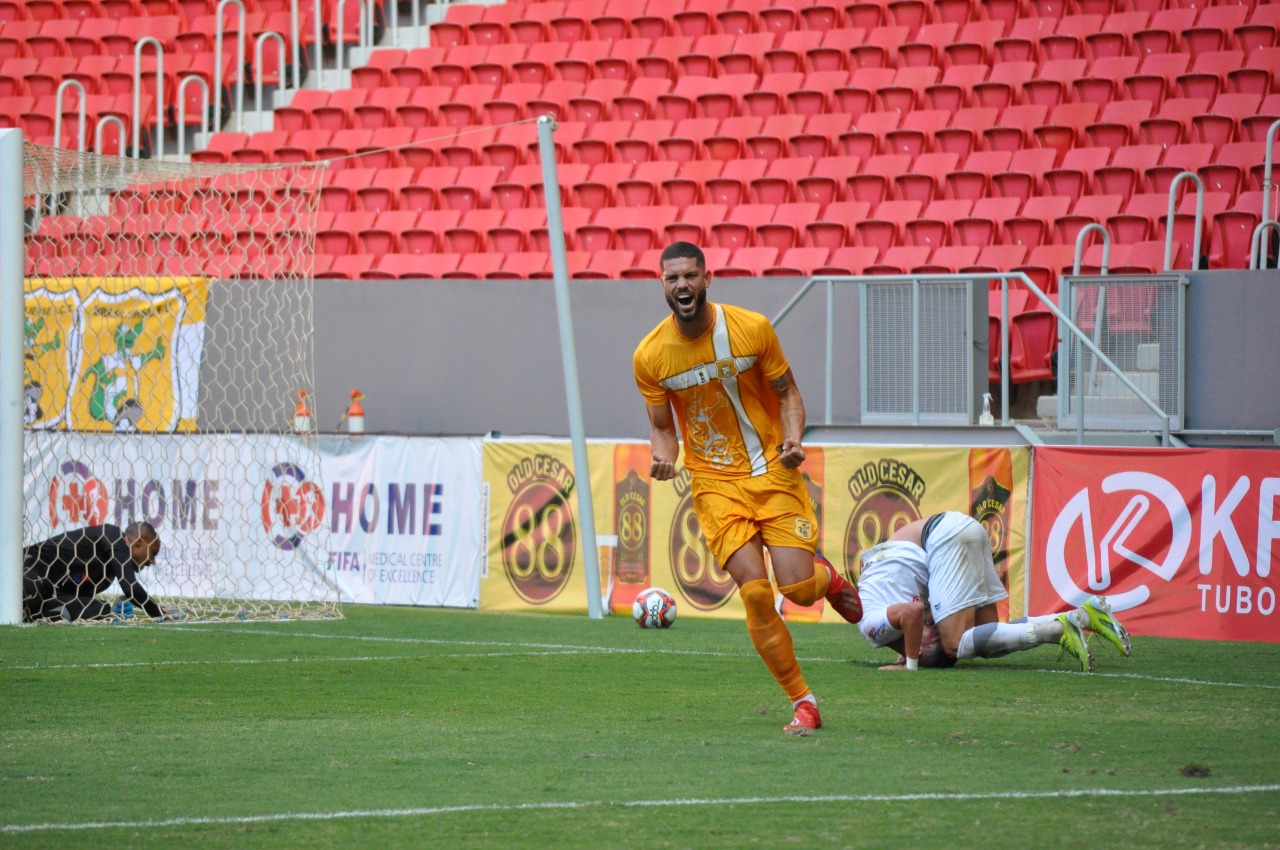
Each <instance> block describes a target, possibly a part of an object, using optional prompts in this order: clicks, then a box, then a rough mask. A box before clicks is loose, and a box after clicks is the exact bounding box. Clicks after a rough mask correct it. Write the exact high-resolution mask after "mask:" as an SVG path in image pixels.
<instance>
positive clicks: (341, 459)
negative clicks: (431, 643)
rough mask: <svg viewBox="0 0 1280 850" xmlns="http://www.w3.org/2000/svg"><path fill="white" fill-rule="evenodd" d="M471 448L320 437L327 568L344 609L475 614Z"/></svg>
mask: <svg viewBox="0 0 1280 850" xmlns="http://www.w3.org/2000/svg"><path fill="white" fill-rule="evenodd" d="M481 445H482V442H481V440H480V439H478V438H474V439H473V438H465V437H456V438H444V439H426V438H409V437H368V436H362V437H337V436H335V437H322V438H321V440H320V456H321V460H322V468H323V480H324V488H325V494H326V519H327V525H328V527H329V548H330V554H329V566H330V569H331V570H332V575H333V577H334V580H335V581H336V582H337V584H338V587H340V588H341V589H342V601H343V602H367V603H376V604H390V605H437V606H447V607H452V608H475V607H476V606H477V605H479V599H480V571H481V568H482V566H483V564H484V554H485V551H484V539H485V528H484V493H483V488H482V486H481V476H480V459H481Z"/></svg>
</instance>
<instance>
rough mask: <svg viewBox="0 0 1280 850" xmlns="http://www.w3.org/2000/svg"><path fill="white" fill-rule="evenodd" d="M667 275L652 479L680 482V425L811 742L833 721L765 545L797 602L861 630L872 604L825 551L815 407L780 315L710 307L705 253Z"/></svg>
mask: <svg viewBox="0 0 1280 850" xmlns="http://www.w3.org/2000/svg"><path fill="white" fill-rule="evenodd" d="M660 276H661V282H662V290H663V293H664V294H665V295H666V299H667V305H668V306H669V307H670V308H671V314H672V315H671V318H669V319H664V320H663V321H662V322H660V323H659V324H658V326H657V327H656V328H654V329H653V331H651V332H650V333H649V335H648V336H646V337H645V338H644V339H643V340H641V342H640V345H639V346H638V347H637V348H636V352H635V357H634V360H633V364H634V367H635V376H636V385H637V386H638V387H639V388H640V393H641V395H643V396H644V399H645V401H646V402H647V403H648V410H649V425H650V445H651V448H652V452H653V459H652V462H651V465H650V474H651V475H652V477H653V479H654V480H655V481H666V480H669V479H671V478H674V477H675V474H676V458H677V457H678V456H679V453H680V446H679V438H678V437H677V434H676V422H677V421H678V422H679V424H680V435H681V436H682V437H683V440H684V448H685V458H684V464H685V466H686V467H687V468H688V470H689V474H690V476H691V479H692V487H693V505H694V510H695V511H696V512H697V514H698V521H699V523H700V524H701V525H702V533H703V536H704V537H705V538H706V541H707V545H708V546H709V547H710V549H711V553H712V554H713V555H714V556H715V557H716V560H718V561H719V562H720V563H721V564H722V565H723V566H724V569H725V571H726V572H728V573H729V575H730V576H731V577H732V578H733V580H734V582H735V583H736V584H737V586H738V592H739V594H741V596H742V604H743V607H744V608H745V609H746V615H747V632H748V633H749V634H750V635H751V642H752V643H753V644H754V645H755V648H756V651H757V652H759V653H760V657H761V658H763V659H764V663H765V665H766V666H767V667H768V668H769V672H770V673H772V674H773V677H774V678H775V679H776V680H777V681H778V684H779V685H781V686H782V689H783V690H784V691H786V693H787V696H788V697H789V698H790V699H791V703H792V708H793V711H794V715H795V716H794V718H793V719H792V721H791V722H790V723H789V724H787V725H786V726H785V727H783V731H784V732H786V733H787V734H789V735H808V734H810V733H811V732H813V730H815V729H817V728H818V727H819V726H821V725H822V717H821V715H820V714H819V713H818V703H817V699H816V698H815V697H814V695H813V692H812V691H810V690H809V686H808V685H806V684H805V681H804V676H803V675H802V674H801V672H800V664H799V662H798V661H797V660H796V654H795V649H794V647H793V645H792V641H791V633H790V631H788V629H787V625H786V623H785V622H783V620H782V618H781V617H780V616H779V615H778V612H777V610H776V609H775V608H774V593H773V586H772V585H771V584H770V582H769V576H768V572H767V571H766V568H765V559H764V549H765V547H768V549H769V557H770V560H771V561H772V564H773V573H774V577H775V578H776V579H777V581H778V590H779V592H781V593H782V595H783V596H785V597H786V598H787V599H789V600H791V601H792V602H794V603H796V604H797V605H812V604H813V603H814V602H817V601H818V600H819V599H822V598H824V597H825V598H826V599H827V601H828V602H829V603H830V604H831V606H832V607H833V608H834V609H835V610H836V611H837V612H839V613H840V615H841V616H842V617H844V618H845V619H846V620H848V621H849V622H851V623H856V622H858V620H859V619H860V618H861V617H862V603H861V601H860V600H859V598H858V590H857V588H856V587H855V586H854V585H853V584H851V583H850V582H849V581H848V580H846V579H845V578H844V576H842V575H841V574H840V572H839V571H838V570H836V569H834V568H832V567H831V565H830V562H828V561H827V560H826V558H823V557H822V556H821V555H817V556H815V554H814V552H815V549H816V546H817V542H818V523H817V519H816V517H815V516H814V513H813V508H812V506H811V505H810V503H809V496H808V491H807V490H806V488H805V484H804V479H803V477H802V476H801V474H800V470H799V467H800V464H801V463H803V462H804V457H805V455H804V449H803V448H802V447H801V444H800V438H801V435H802V434H803V432H804V419H805V415H804V400H803V399H802V398H801V397H800V390H799V388H798V387H797V386H796V382H795V378H794V377H793V376H792V374H791V367H790V365H789V364H788V363H787V359H786V357H785V356H783V353H782V348H781V346H780V345H779V344H778V337H777V335H776V334H775V333H774V330H773V326H772V325H770V324H769V320H768V319H766V318H765V317H764V316H762V315H760V314H759V313H754V312H752V311H750V310H744V309H742V308H740V307H735V306H732V305H728V304H715V303H710V302H708V301H707V287H708V286H709V285H710V282H711V274H710V273H709V272H708V271H707V263H706V258H705V257H704V256H703V253H702V251H701V249H699V248H698V246H696V245H693V244H691V243H688V242H676V243H674V244H672V245H670V246H669V247H668V248H667V249H666V250H665V251H663V252H662V258H661V269H660Z"/></svg>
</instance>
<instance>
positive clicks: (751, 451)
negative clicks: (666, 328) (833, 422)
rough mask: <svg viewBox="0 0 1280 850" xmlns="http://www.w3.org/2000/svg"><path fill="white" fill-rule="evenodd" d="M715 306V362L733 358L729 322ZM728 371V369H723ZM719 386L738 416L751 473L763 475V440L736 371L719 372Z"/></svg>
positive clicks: (767, 466)
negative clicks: (739, 390) (752, 421)
mask: <svg viewBox="0 0 1280 850" xmlns="http://www.w3.org/2000/svg"><path fill="white" fill-rule="evenodd" d="M715 307H716V326H715V330H714V331H712V333H711V344H712V346H713V347H714V349H715V355H716V363H717V364H719V363H723V362H725V361H732V360H733V351H732V350H731V349H730V347H729V324H728V322H726V321H725V319H724V309H723V308H722V307H721V306H720V305H719V304H717V305H715ZM725 371H729V370H725ZM720 386H722V387H724V392H725V395H727V396H728V397H729V403H730V404H732V405H733V412H734V414H735V415H736V416H737V418H738V429H739V430H740V431H741V432H742V443H743V445H745V446H746V447H747V457H749V458H750V459H751V475H752V477H755V476H757V475H764V474H765V473H766V472H768V471H769V465H768V464H767V463H765V459H764V441H763V440H761V439H760V434H759V433H758V432H757V431H756V427H755V426H754V425H752V424H751V420H750V419H749V418H748V417H747V411H746V410H745V409H744V408H743V406H742V396H741V395H740V394H739V392H738V372H737V370H736V369H735V370H732V374H731V375H726V374H724V372H722V373H721V374H720Z"/></svg>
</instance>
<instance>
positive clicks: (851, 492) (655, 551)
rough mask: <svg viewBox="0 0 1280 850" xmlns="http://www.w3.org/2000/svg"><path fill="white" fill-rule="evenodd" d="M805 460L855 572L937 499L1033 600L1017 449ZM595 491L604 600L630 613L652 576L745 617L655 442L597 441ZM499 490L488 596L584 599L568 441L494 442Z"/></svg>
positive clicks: (1022, 457) (686, 487)
mask: <svg viewBox="0 0 1280 850" xmlns="http://www.w3.org/2000/svg"><path fill="white" fill-rule="evenodd" d="M806 451H807V453H808V458H807V460H806V461H805V464H804V466H803V468H802V472H803V474H804V477H805V483H806V485H807V486H808V489H809V497H810V500H811V501H812V504H813V506H814V512H815V514H816V515H817V517H818V521H819V526H820V527H819V540H820V541H821V546H820V549H821V551H822V552H823V553H824V554H826V555H827V557H828V558H830V559H831V561H832V562H833V563H835V564H836V565H837V567H838V568H841V569H843V570H845V573H846V575H848V576H849V577H851V578H856V574H857V565H858V563H859V560H858V556H859V555H860V553H861V552H862V551H863V550H865V549H866V548H868V547H870V546H872V545H874V544H876V543H879V542H881V541H882V540H885V539H887V538H888V537H889V535H890V534H892V533H893V532H894V531H896V530H897V529H899V528H901V527H902V526H903V525H906V524H907V523H908V522H911V521H912V520H916V519H922V518H924V517H927V516H929V515H930V514H933V513H937V512H940V511H948V510H954V511H961V512H965V513H968V514H969V515H970V516H973V517H974V518H975V519H977V520H978V521H979V522H981V523H982V524H983V526H984V527H985V528H986V529H987V532H988V535H989V537H990V538H991V543H992V554H993V560H994V561H995V564H996V570H997V572H998V573H999V574H1000V575H1001V577H1002V578H1003V579H1004V580H1005V582H1006V584H1007V586H1008V587H1009V589H1010V594H1011V604H1012V611H1013V612H1014V615H1015V616H1017V615H1020V614H1022V613H1024V612H1025V608H1026V601H1025V587H1026V583H1025V570H1026V551H1027V547H1026V527H1027V499H1026V494H1027V467H1028V460H1029V451H1028V450H1027V449H1021V448H1014V449H1009V448H929V447H893V448H878V447H849V446H826V447H824V446H809V447H806ZM589 463H590V466H591V490H592V496H593V499H592V502H593V505H594V515H595V523H596V539H597V544H598V546H599V556H600V566H601V588H602V595H603V601H604V603H605V606H606V607H607V608H608V609H609V610H610V611H612V612H613V613H614V614H619V615H629V614H630V612H631V603H632V602H633V601H634V599H635V597H636V595H637V593H638V592H639V591H640V590H642V589H643V588H645V587H649V586H653V585H657V586H659V587H663V588H664V589H666V590H667V591H668V592H669V593H671V594H672V595H673V597H674V598H675V599H676V602H677V604H678V605H679V610H680V615H681V616H682V617H683V616H694V617H697V616H704V617H729V618H739V617H741V616H742V606H741V603H740V601H739V600H738V596H737V591H736V587H735V586H734V583H733V580H732V579H731V578H730V577H729V575H728V574H727V573H726V572H725V571H724V570H723V568H722V567H721V565H720V564H719V563H717V562H716V560H715V558H713V557H712V555H711V553H710V551H709V550H708V549H707V545H706V542H705V541H704V540H703V538H702V532H701V526H700V525H699V522H698V517H697V514H696V513H695V512H694V510H693V497H692V493H691V488H690V481H689V474H688V472H687V470H684V469H681V470H680V472H679V474H678V475H677V476H676V478H675V479H673V480H672V481H661V482H655V481H652V480H651V479H650V477H649V446H648V444H647V443H630V442H623V443H591V444H589ZM484 468H485V480H486V481H487V482H488V486H489V489H490V522H489V527H490V546H489V572H488V576H487V578H486V580H485V581H484V583H483V587H482V591H481V607H483V608H489V609H498V610H513V609H514V610H518V609H522V608H524V609H528V608H532V607H536V608H539V609H541V610H552V611H583V610H585V609H586V591H585V581H584V579H583V577H582V575H581V573H580V570H581V568H580V567H579V566H577V565H579V564H581V563H582V557H583V551H582V534H581V528H580V519H579V517H580V511H579V509H578V502H577V491H578V489H579V488H578V487H577V486H576V481H575V479H574V477H573V475H572V472H571V470H572V451H571V448H570V445H569V444H568V443H566V442H550V441H549V442H544V443H522V442H516V441H492V442H488V443H486V444H485V464H484ZM779 605H780V607H781V610H782V613H783V615H784V616H785V617H787V618H788V619H791V620H800V621H830V622H835V621H839V622H843V621H842V620H840V618H839V615H838V614H836V613H835V612H834V611H828V610H825V603H823V602H821V601H820V602H819V603H818V604H817V605H814V606H812V607H809V608H800V607H798V606H795V605H792V604H791V603H790V602H788V601H786V600H783V599H781V598H779Z"/></svg>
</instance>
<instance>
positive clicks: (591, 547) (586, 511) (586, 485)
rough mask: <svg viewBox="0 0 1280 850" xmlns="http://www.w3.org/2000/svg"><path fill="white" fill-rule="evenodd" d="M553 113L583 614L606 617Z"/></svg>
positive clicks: (554, 228) (553, 222)
mask: <svg viewBox="0 0 1280 850" xmlns="http://www.w3.org/2000/svg"><path fill="white" fill-rule="evenodd" d="M555 129H556V120H555V117H554V116H551V115H543V116H542V117H540V118H539V119H538V152H539V153H540V154H541V157H542V195H543V197H544V198H545V199H546V204H547V233H548V236H549V237H550V241H551V268H552V271H553V272H554V276H555V288H556V316H557V317H558V319H559V322H560V358H561V359H562V360H563V361H564V389H565V396H566V397H567V400H568V407H569V436H570V439H571V440H572V442H573V477H574V478H575V479H576V482H577V485H576V486H577V490H578V516H579V517H580V518H581V519H582V555H583V565H584V567H585V569H586V572H587V616H588V617H590V618H591V619H593V620H599V619H600V618H602V617H603V616H604V610H603V607H604V606H603V605H602V604H601V599H600V550H599V549H598V548H597V547H596V516H595V507H594V504H593V502H592V499H591V467H590V465H589V464H588V463H587V432H586V427H585V426H584V425H583V421H582V389H581V384H580V382H579V380H578V353H577V343H576V342H575V341H574V337H573V313H572V311H571V309H570V306H569V260H568V257H566V256H565V247H564V218H563V216H562V215H561V210H560V178H559V175H558V174H557V173H556V143H555V140H554V139H553V138H552V133H553V132H554V131H555Z"/></svg>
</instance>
